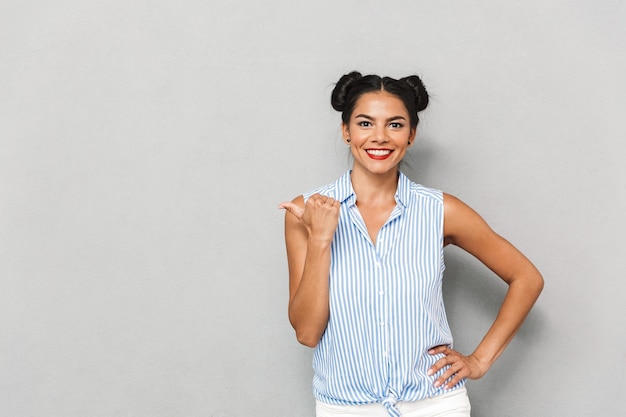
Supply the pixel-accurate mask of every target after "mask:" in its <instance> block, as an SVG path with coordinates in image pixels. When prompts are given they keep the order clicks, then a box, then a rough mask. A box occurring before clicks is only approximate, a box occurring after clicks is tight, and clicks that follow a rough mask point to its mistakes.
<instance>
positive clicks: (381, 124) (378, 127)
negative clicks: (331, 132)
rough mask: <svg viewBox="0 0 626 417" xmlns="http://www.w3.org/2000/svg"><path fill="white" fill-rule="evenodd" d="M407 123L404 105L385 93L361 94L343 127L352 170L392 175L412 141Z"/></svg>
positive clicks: (412, 134) (413, 136)
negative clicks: (347, 140)
mask: <svg viewBox="0 0 626 417" xmlns="http://www.w3.org/2000/svg"><path fill="white" fill-rule="evenodd" d="M409 121H410V118H409V113H408V111H407V109H406V106H405V105H404V103H403V102H402V100H400V99H399V98H398V97H396V96H394V95H392V94H389V93H387V92H386V91H376V92H372V93H366V94H363V95H362V96H361V97H360V98H359V99H358V100H357V102H356V105H355V106H354V111H353V112H352V115H351V116H350V121H349V123H348V124H345V123H344V124H343V125H342V131H343V137H344V140H345V139H346V138H350V142H349V145H350V149H351V151H352V155H353V156H354V169H355V170H361V169H363V170H365V171H367V172H368V173H371V174H387V173H390V172H393V173H395V172H396V171H397V167H398V164H399V163H400V161H402V158H404V155H405V154H406V150H407V148H408V147H409V146H410V145H411V144H412V143H413V139H414V138H415V129H411V127H410V124H409Z"/></svg>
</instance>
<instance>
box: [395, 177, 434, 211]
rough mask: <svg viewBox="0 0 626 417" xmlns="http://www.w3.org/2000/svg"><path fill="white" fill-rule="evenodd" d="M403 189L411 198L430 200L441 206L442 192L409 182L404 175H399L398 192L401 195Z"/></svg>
mask: <svg viewBox="0 0 626 417" xmlns="http://www.w3.org/2000/svg"><path fill="white" fill-rule="evenodd" d="M403 189H406V190H407V191H408V193H409V194H410V195H411V196H413V197H417V198H421V199H426V200H432V201H433V202H437V203H440V204H443V192H442V191H441V190H438V189H435V188H430V187H427V186H425V185H422V184H419V183H416V182H414V181H411V180H410V179H409V178H408V177H406V176H405V175H404V174H401V176H400V187H399V190H398V191H399V193H400V194H402V193H403Z"/></svg>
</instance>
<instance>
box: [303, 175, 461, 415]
mask: <svg viewBox="0 0 626 417" xmlns="http://www.w3.org/2000/svg"><path fill="white" fill-rule="evenodd" d="M314 193H320V194H322V195H327V196H329V197H332V198H334V199H336V200H338V201H340V202H341V211H340V216H339V225H338V227H337V231H336V232H335V236H334V239H333V243H332V245H331V267H330V277H329V284H330V318H329V321H328V326H327V328H326V331H325V332H324V335H323V336H322V338H321V340H320V342H319V344H318V346H317V347H316V349H315V353H314V357H313V368H314V370H315V377H314V380H313V391H314V393H315V397H316V398H317V399H318V400H319V401H322V402H325V403H329V404H337V405H359V404H371V403H376V402H378V403H382V404H383V405H385V407H386V408H387V411H388V412H389V415H391V416H394V417H396V416H399V415H400V414H399V412H398V410H397V408H396V407H395V404H396V403H397V402H398V401H418V400H422V399H425V398H429V397H433V396H436V395H440V394H443V393H444V392H445V391H444V390H443V388H442V387H439V388H435V387H433V383H434V381H435V379H436V377H437V376H438V375H439V374H437V375H433V376H428V375H427V374H426V373H427V371H428V368H430V367H431V366H432V365H433V364H434V363H435V362H436V361H437V360H438V359H439V358H440V357H441V355H437V356H433V355H430V354H428V350H429V349H430V348H432V347H434V346H437V345H444V344H445V345H452V335H451V333H450V328H449V326H448V322H447V319H446V313H445V310H444V305H443V298H442V290H441V284H442V278H443V271H444V269H445V266H444V262H443V195H442V193H441V191H437V190H432V189H429V188H426V187H423V186H421V185H419V184H415V183H413V182H411V181H410V180H409V179H408V178H407V177H406V176H405V175H404V174H402V173H400V174H399V180H398V189H397V191H396V195H395V199H396V203H397V204H396V207H395V209H394V210H393V212H392V213H391V215H390V217H389V219H388V220H387V222H386V223H385V224H384V225H383V227H382V228H381V230H380V231H379V233H378V236H377V241H376V242H375V244H374V243H373V242H372V241H371V239H370V237H369V234H368V233H367V228H366V226H365V223H364V221H363V218H362V217H361V215H360V214H359V210H358V208H357V206H356V195H355V193H354V190H353V189H352V183H351V180H350V171H348V172H346V173H345V174H344V175H343V176H342V177H340V178H339V179H338V180H337V181H336V182H334V183H332V184H329V185H327V186H325V187H321V188H318V189H316V190H313V191H311V192H309V193H305V194H304V198H305V200H306V199H308V198H309V197H310V196H311V195H312V194H314ZM464 384H465V381H463V382H461V383H460V384H458V385H457V386H456V387H455V388H460V387H462V386H463V385H464Z"/></svg>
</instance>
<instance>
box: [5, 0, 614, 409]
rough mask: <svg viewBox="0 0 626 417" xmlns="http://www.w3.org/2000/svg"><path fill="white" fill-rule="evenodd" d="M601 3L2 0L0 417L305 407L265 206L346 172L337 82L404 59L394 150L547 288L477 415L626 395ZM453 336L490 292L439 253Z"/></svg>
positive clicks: (463, 333) (478, 312)
mask: <svg viewBox="0 0 626 417" xmlns="http://www.w3.org/2000/svg"><path fill="white" fill-rule="evenodd" d="M625 18H626V6H625V5H624V3H623V2H619V1H604V2H594V1H591V0H589V1H555V0H553V1H539V0H531V1H525V2H502V1H474V2H462V1H456V2H454V1H438V2H434V1H429V2H427V1H414V0H402V1H375V0H361V1H357V0H346V1H329V0H323V1H320V0H317V1H311V2H296V1H291V0H273V1H271V2H267V1H236V0H235V1H207V0H202V1H200V0H183V1H181V0H178V1H173V0H157V1H148V0H145V1H137V0H131V1H128V0H123V1H122V0H107V1H104V0H100V1H83V0H58V1H54V2H49V1H42V0H32V1H29V0H26V1H24V0H19V1H18V0H2V1H0V135H1V146H0V198H1V205H0V210H1V212H0V275H1V276H0V414H1V415H2V416H15V417H26V416H29V417H30V416H80V417H84V416H93V417H96V416H138V417H143V416H146V417H147V416H151V417H155V416H163V417H165V416H185V417H186V416H189V417H192V416H214V417H229V416H267V417H270V416H272V417H274V416H312V415H313V399H312V396H311V387H310V379H311V368H310V359H311V351H310V350H309V349H307V348H305V347H302V346H299V345H298V344H297V343H296V340H295V337H294V335H293V332H292V330H291V328H290V326H289V323H288V321H287V315H286V306H287V268H286V259H285V253H284V244H283V236H282V233H283V231H282V227H283V226H282V222H283V213H282V212H280V211H279V210H278V209H277V208H276V206H277V204H278V203H279V202H281V201H283V200H287V199H291V198H293V197H294V196H296V195H298V194H300V193H302V192H303V191H305V190H308V189H310V188H312V187H315V186H319V185H322V184H325V183H328V182H330V181H332V180H333V179H334V178H335V177H336V176H338V175H339V174H341V173H342V172H343V171H344V170H345V169H347V168H348V167H349V166H350V160H349V158H348V152H347V150H346V149H345V146H344V145H343V144H342V143H341V140H340V131H339V115H338V114H336V113H334V112H333V111H332V110H331V109H330V106H329V94H330V91H331V89H332V85H333V83H334V82H335V81H336V80H337V79H338V78H339V76H340V75H341V74H343V73H345V72H348V71H350V70H353V69H358V70H361V71H362V72H365V73H372V72H373V73H381V74H388V75H392V76H397V77H400V76H405V75H408V74H411V73H417V74H419V75H421V76H422V77H423V79H424V81H425V83H426V85H427V87H428V88H429V91H430V93H431V94H432V102H431V106H430V107H429V108H428V109H427V110H426V111H425V112H424V113H423V117H422V120H423V122H422V124H421V125H420V126H421V127H420V130H419V133H418V144H417V146H415V147H414V148H413V149H412V152H411V156H410V157H408V159H407V161H406V165H405V167H404V170H405V172H406V173H407V174H408V175H409V176H410V177H411V178H412V179H414V180H416V181H418V182H421V183H423V184H425V185H428V186H431V187H437V188H441V189H443V190H445V191H447V192H449V193H452V194H455V195H457V196H458V197H460V198H461V199H463V200H464V201H466V202H467V203H469V204H470V205H471V206H473V207H474V208H475V209H476V210H477V211H478V212H479V213H481V214H482V215H483V216H484V217H485V218H486V219H487V220H488V222H489V223H490V224H491V225H492V226H493V227H494V229H496V230H497V231H498V232H500V233H501V234H502V235H504V236H505V237H507V238H508V239H509V240H511V241H512V242H513V243H514V244H515V245H517V246H518V247H519V248H520V249H522V250H523V251H524V252H525V253H526V254H527V255H528V256H529V257H530V258H531V259H532V260H533V261H534V262H535V263H536V265H537V266H538V267H539V269H540V270H541V271H542V272H543V274H544V276H545V278H546V289H545V291H544V293H543V295H542V297H541V299H540V301H539V303H538V304H537V306H536V308H535V310H534V311H533V312H532V314H531V316H530V317H529V319H528V321H527V323H526V324H525V326H524V327H523V328H522V330H521V332H520V334H519V336H518V337H517V338H516V339H515V340H514V342H513V343H512V345H511V346H510V347H509V349H508V350H507V351H506V352H505V354H504V355H503V357H502V358H501V359H500V361H499V362H498V363H497V364H496V365H495V366H494V367H493V368H492V370H491V371H490V373H489V374H487V376H486V377H485V378H483V379H482V380H479V381H473V382H471V383H470V384H469V389H470V395H471V397H472V401H473V405H474V412H473V416H475V417H488V416H493V417H496V416H498V417H503V416H520V417H521V416H533V415H534V416H599V415H604V414H606V415H620V414H624V413H626V396H625V395H623V392H622V391H623V387H624V384H625V383H626V380H625V373H626V354H625V353H624V352H625V350H624V345H625V343H626V332H625V331H624V328H623V327H624V325H623V318H624V316H625V313H626V309H625V307H624V302H623V298H624V289H625V287H626V286H625V284H624V253H623V251H624V243H623V238H624V235H625V233H626V227H625V222H624V220H623V216H624V213H625V212H626V196H625V193H624V189H625V182H626V180H625V179H626V168H625V167H624V165H623V163H622V160H623V159H624V154H625V145H624V140H625V139H626V122H625V120H626V117H624V114H623V113H624V110H626V83H625V81H624V76H625V74H626V55H625V54H624V46H625V41H626V29H625V28H626V26H625V25H624V24H623V23H624V20H625ZM447 264H448V273H447V278H446V284H445V296H446V301H447V306H448V310H449V319H450V321H451V325H452V327H453V331H454V332H455V335H456V346H457V348H458V349H460V350H462V351H464V352H468V353H469V352H470V351H471V350H472V349H473V348H474V347H475V345H476V344H477V343H478V341H479V340H480V338H481V337H482V335H483V333H484V332H485V331H486V329H487V327H488V326H489V324H490V322H491V320H492V319H493V317H494V315H495V312H496V310H497V307H498V305H499V302H500V300H501V297H502V295H503V293H504V291H505V288H504V285H503V284H501V283H500V282H499V281H498V279H497V278H495V277H494V276H493V275H492V274H491V273H490V272H489V271H487V270H486V269H485V268H483V267H482V266H481V265H480V264H478V263H477V262H476V261H474V260H473V259H471V258H470V257H468V256H466V255H465V254H464V253H462V252H461V251H460V250H457V249H454V248H450V249H447Z"/></svg>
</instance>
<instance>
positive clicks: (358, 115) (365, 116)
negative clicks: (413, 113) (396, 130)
mask: <svg viewBox="0 0 626 417" xmlns="http://www.w3.org/2000/svg"><path fill="white" fill-rule="evenodd" d="M354 117H355V118H357V117H362V118H364V119H367V120H374V118H373V117H372V116H368V115H367V114H357V115H356V116H354ZM394 120H405V121H406V118H405V117H404V116H392V117H390V118H388V119H387V120H386V121H387V122H392V121H394Z"/></svg>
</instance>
